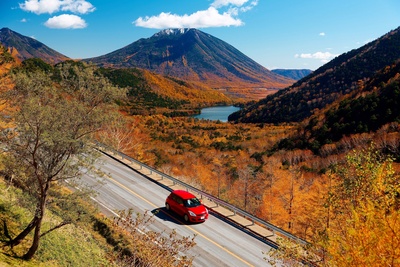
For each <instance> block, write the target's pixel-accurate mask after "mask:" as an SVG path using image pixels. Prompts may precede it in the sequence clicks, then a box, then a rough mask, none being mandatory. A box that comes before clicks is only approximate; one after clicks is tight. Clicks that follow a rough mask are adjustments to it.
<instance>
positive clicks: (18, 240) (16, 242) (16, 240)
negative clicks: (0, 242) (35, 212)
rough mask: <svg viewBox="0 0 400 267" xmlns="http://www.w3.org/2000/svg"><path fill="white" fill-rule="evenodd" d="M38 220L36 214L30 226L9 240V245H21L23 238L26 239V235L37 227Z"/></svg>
mask: <svg viewBox="0 0 400 267" xmlns="http://www.w3.org/2000/svg"><path fill="white" fill-rule="evenodd" d="M37 220H38V217H37V216H35V217H34V218H33V219H32V221H31V222H30V223H29V224H28V226H27V227H26V228H25V229H24V230H23V231H22V232H21V233H20V234H19V235H18V236H16V237H15V238H14V239H12V240H10V241H9V242H7V245H8V246H10V247H11V248H13V247H15V246H17V245H19V244H20V243H21V242H22V240H24V239H25V237H26V236H27V235H28V234H29V233H30V232H32V230H33V229H34V228H35V226H36V224H37Z"/></svg>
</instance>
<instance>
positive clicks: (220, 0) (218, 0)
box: [211, 0, 249, 8]
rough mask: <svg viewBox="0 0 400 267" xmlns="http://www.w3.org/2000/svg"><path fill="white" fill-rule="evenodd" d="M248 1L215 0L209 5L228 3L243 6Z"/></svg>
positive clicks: (224, 4)
mask: <svg viewBox="0 0 400 267" xmlns="http://www.w3.org/2000/svg"><path fill="white" fill-rule="evenodd" d="M248 1H249V0H215V1H214V2H213V3H212V4H211V6H213V7H216V8H218V7H223V6H230V5H234V6H243V5H244V4H245V3H246V2H248Z"/></svg>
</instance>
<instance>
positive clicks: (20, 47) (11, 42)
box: [0, 28, 70, 64]
mask: <svg viewBox="0 0 400 267" xmlns="http://www.w3.org/2000/svg"><path fill="white" fill-rule="evenodd" d="M0 43H1V44H2V45H4V46H5V47H7V48H8V49H9V50H10V53H11V54H13V55H15V56H16V57H17V58H18V59H19V60H20V61H24V60H25V59H29V58H41V59H42V60H43V61H45V62H46V63H49V64H56V63H59V62H62V61H65V60H68V59H70V58H69V57H67V56H65V55H63V54H61V53H59V52H57V51H56V50H54V49H51V48H50V47H48V46H47V45H45V44H43V43H41V42H39V41H37V40H36V39H34V38H31V37H27V36H24V35H22V34H20V33H17V32H15V31H12V30H11V29H9V28H2V29H0Z"/></svg>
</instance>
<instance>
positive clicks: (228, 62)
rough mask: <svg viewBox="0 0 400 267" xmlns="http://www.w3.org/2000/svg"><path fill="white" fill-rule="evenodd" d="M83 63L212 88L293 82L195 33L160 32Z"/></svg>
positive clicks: (228, 47) (289, 83) (205, 36)
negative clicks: (142, 71)
mask: <svg viewBox="0 0 400 267" xmlns="http://www.w3.org/2000/svg"><path fill="white" fill-rule="evenodd" d="M85 61H88V62H93V63H95V64H98V65H100V66H104V67H113V68H131V67H136V68H142V69H147V70H150V71H153V72H156V73H159V74H162V75H167V76H172V77H178V78H180V79H185V80H190V81H194V82H196V81H197V82H202V83H205V84H207V85H209V86H211V87H213V88H221V87H235V88H237V87H247V88H249V87H260V88H274V89H276V88H284V87H287V86H289V85H291V84H293V82H294V81H293V80H292V79H289V78H286V77H283V76H281V75H278V74H275V73H273V72H271V71H269V70H268V69H266V68H264V67H263V66H261V65H260V64H258V63H257V62H255V61H254V60H252V59H250V58H249V57H247V56H246V55H244V54H243V53H241V52H240V51H239V50H237V49H236V48H234V47H233V46H231V45H229V44H228V43H226V42H224V41H222V40H220V39H218V38H216V37H214V36H211V35H210V34H207V33H204V32H202V31H199V30H196V29H167V30H163V31H160V32H158V33H156V34H154V35H153V36H151V37H150V38H143V39H140V40H138V41H136V42H133V43H131V44H130V45H128V46H125V47H123V48H121V49H118V50H116V51H114V52H111V53H109V54H106V55H103V56H99V57H94V58H88V59H85Z"/></svg>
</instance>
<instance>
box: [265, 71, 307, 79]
mask: <svg viewBox="0 0 400 267" xmlns="http://www.w3.org/2000/svg"><path fill="white" fill-rule="evenodd" d="M271 71H272V72H273V73H276V74H279V75H282V76H285V77H288V78H289V79H293V80H296V81H298V80H300V79H302V78H304V77H306V76H307V75H309V74H310V73H311V72H312V70H309V69H300V70H297V69H274V70H271Z"/></svg>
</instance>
